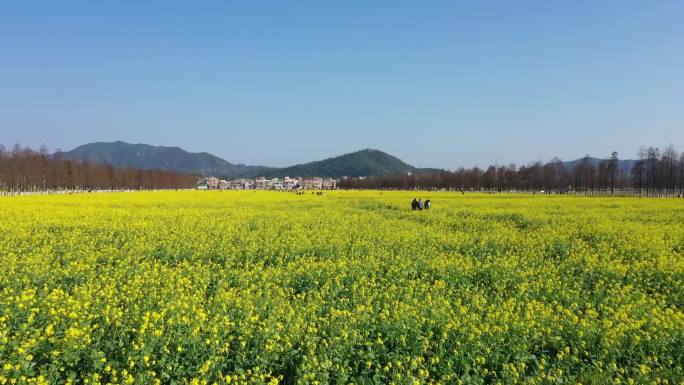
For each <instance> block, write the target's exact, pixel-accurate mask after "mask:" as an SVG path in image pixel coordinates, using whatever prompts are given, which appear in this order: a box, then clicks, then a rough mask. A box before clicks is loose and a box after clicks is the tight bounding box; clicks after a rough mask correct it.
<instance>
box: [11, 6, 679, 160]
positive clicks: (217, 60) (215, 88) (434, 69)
mask: <svg viewBox="0 0 684 385" xmlns="http://www.w3.org/2000/svg"><path fill="white" fill-rule="evenodd" d="M682 20H684V2H682V1H624V0H623V1H600V2H598V1H547V0H540V1H515V2H513V1H488V2H481V1H472V2H470V1H468V2H460V1H459V2H456V1H434V2H423V1H240V2H234V1H206V2H189V1H179V2H175V1H149V2H140V1H68V0H67V1H45V2H36V1H31V0H28V1H15V2H3V3H2V4H0V143H2V144H4V145H5V146H10V145H12V144H14V143H16V142H19V143H21V144H24V145H28V146H32V147H38V146H40V145H41V144H46V145H47V146H48V147H49V148H50V149H51V150H54V149H56V148H61V149H65V150H66V149H71V148H73V147H75V146H78V145H80V144H84V143H87V142H93V141H113V140H123V141H127V142H133V143H139V142H142V143H148V144H155V145H167V146H179V147H182V148H184V149H186V150H188V151H206V152H210V153H213V154H215V155H218V156H220V157H223V158H225V159H226V160H228V161H231V162H236V163H247V164H266V165H273V166H285V165H290V164H294V163H299V162H305V161H311V160H317V159H321V158H325V157H329V156H334V155H339V154H342V153H347V152H351V151H355V150H358V149H362V148H378V149H381V150H383V151H386V152H389V153H391V154H393V155H396V156H398V157H400V158H402V159H403V160H405V161H407V162H409V163H411V164H414V165H417V166H422V167H445V168H455V167H458V166H472V165H480V166H486V165H488V164H490V163H492V162H499V163H510V162H515V163H527V162H530V161H535V160H540V159H541V160H548V159H549V158H550V157H552V156H554V155H557V156H560V157H561V158H563V159H574V158H578V157H580V156H583V155H584V154H587V153H588V154H591V155H594V156H606V155H608V154H609V153H610V152H611V151H613V150H617V151H618V152H620V153H621V156H622V157H623V158H629V157H634V156H635V153H636V151H637V149H638V147H639V146H640V145H654V146H659V147H664V146H667V145H668V144H670V143H672V144H674V145H675V146H676V147H677V148H678V149H679V150H684V23H683V22H682Z"/></svg>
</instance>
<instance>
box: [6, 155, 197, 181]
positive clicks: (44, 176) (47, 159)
mask: <svg viewBox="0 0 684 385" xmlns="http://www.w3.org/2000/svg"><path fill="white" fill-rule="evenodd" d="M196 182H197V180H196V179H195V177H193V176H190V175H184V174H178V173H174V172H169V171H160V170H138V169H133V168H126V169H120V168H116V167H114V166H111V165H96V164H92V163H88V162H83V161H78V160H70V159H61V158H54V157H52V156H50V154H49V153H48V151H47V149H46V148H41V149H40V150H38V151H34V150H32V149H30V148H28V147H22V146H20V145H15V146H14V148H13V149H12V150H10V151H8V150H6V149H5V148H4V147H3V146H2V145H0V191H10V192H15V191H22V192H23V191H49V190H70V191H76V190H85V191H87V190H139V189H176V188H192V187H194V186H195V183H196Z"/></svg>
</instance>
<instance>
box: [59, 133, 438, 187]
mask: <svg viewBox="0 0 684 385" xmlns="http://www.w3.org/2000/svg"><path fill="white" fill-rule="evenodd" d="M54 156H56V157H62V158H67V159H79V160H86V161H89V162H93V163H98V164H105V163H106V164H111V165H113V166H116V167H134V168H139V169H159V170H169V171H176V172H182V173H186V174H193V175H215V176H221V177H227V178H240V177H245V178H249V177H256V176H265V177H283V176H293V177H294V176H321V177H331V178H340V177H343V176H350V177H359V176H379V175H388V174H396V173H404V172H415V171H417V170H419V171H422V170H426V171H429V169H416V168H415V167H413V166H411V165H409V164H406V163H404V162H403V161H401V160H400V159H399V158H396V157H394V156H392V155H389V154H386V153H384V152H382V151H379V150H370V149H369V150H361V151H357V152H353V153H350V154H345V155H341V156H337V157H334V158H329V159H325V160H321V161H316V162H310V163H305V164H298V165H294V166H290V167H285V168H275V167H264V166H247V165H244V164H234V163H230V162H228V161H226V160H224V159H221V158H219V157H217V156H214V155H211V154H208V153H206V152H200V153H191V152H187V151H185V150H183V149H181V148H179V147H161V146H150V145H148V144H130V143H126V142H121V141H117V142H97V143H89V144H85V145H82V146H79V147H76V148H75V149H73V150H71V151H67V152H59V153H56V154H54Z"/></svg>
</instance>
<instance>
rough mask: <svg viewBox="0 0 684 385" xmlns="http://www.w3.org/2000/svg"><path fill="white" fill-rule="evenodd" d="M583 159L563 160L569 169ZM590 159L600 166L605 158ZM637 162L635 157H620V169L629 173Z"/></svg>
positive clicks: (595, 165)
mask: <svg viewBox="0 0 684 385" xmlns="http://www.w3.org/2000/svg"><path fill="white" fill-rule="evenodd" d="M583 160H584V158H579V159H575V160H570V161H567V162H563V166H565V168H567V169H569V170H572V169H574V168H575V167H577V165H579V164H580V163H582V161H583ZM588 160H589V163H590V164H591V165H592V166H594V167H598V165H599V163H600V162H601V161H603V160H605V159H601V158H594V157H589V158H588ZM636 162H637V161H636V160H635V159H620V160H618V169H619V170H620V172H622V173H626V174H629V173H631V172H632V168H634V164H635V163H636Z"/></svg>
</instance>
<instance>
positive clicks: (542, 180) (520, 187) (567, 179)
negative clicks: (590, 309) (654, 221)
mask: <svg viewBox="0 0 684 385" xmlns="http://www.w3.org/2000/svg"><path fill="white" fill-rule="evenodd" d="M338 186H339V187H340V188H346V189H403V190H410V189H447V190H461V191H484V192H516V191H517V192H535V193H538V192H544V193H547V194H567V193H575V194H577V193H579V194H621V195H647V196H684V152H682V153H681V154H678V152H677V151H676V150H675V148H674V147H673V146H669V147H667V148H666V149H665V150H662V151H661V150H660V149H658V148H655V147H649V148H641V149H640V150H639V152H638V159H637V160H634V161H630V162H625V161H623V162H621V161H620V159H619V157H618V154H617V152H613V153H612V154H611V156H610V157H607V158H605V159H596V158H591V157H589V156H586V157H584V158H582V159H580V160H578V161H575V162H567V163H564V162H562V161H561V160H560V159H558V158H553V159H552V160H550V161H549V162H546V163H542V162H535V163H531V164H528V165H524V166H516V165H514V164H511V165H508V166H503V165H491V166H489V167H488V168H486V169H481V168H478V167H474V168H470V169H466V168H460V169H458V170H455V171H441V172H434V173H422V174H421V173H418V174H415V173H414V174H401V175H388V176H382V177H373V178H346V179H343V180H341V181H340V182H339V183H338Z"/></svg>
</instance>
